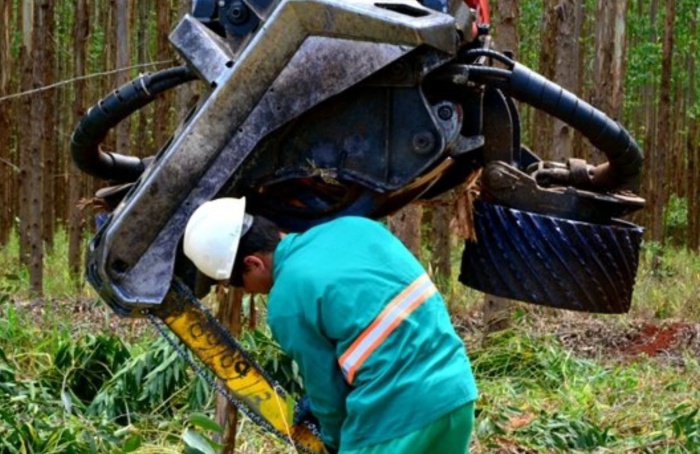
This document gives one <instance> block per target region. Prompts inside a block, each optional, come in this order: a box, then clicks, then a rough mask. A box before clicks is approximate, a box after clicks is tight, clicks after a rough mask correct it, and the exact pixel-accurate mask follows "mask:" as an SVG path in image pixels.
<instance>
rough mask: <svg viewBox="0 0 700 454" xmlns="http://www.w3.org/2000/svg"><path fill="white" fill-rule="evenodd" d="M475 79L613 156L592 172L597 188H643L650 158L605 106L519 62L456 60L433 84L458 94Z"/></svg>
mask: <svg viewBox="0 0 700 454" xmlns="http://www.w3.org/2000/svg"><path fill="white" fill-rule="evenodd" d="M479 55H485V56H490V57H495V55H494V54H493V52H489V53H487V52H485V51H483V50H477V51H473V52H472V56H479ZM503 63H508V62H506V61H503ZM445 82H447V83H445ZM469 82H472V83H474V82H475V83H478V84H484V85H487V86H490V87H493V88H497V89H499V90H502V91H503V92H505V93H506V94H508V95H509V96H511V97H512V98H514V99H517V100H519V101H522V102H524V103H527V104H530V105H531V106H533V107H535V108H537V109H540V110H542V111H544V112H546V113H548V114H549V115H552V116H553V117H556V118H558V119H560V120H562V121H564V122H565V123H567V124H569V125H570V126H572V127H573V128H574V129H576V130H577V131H579V132H580V133H581V134H583V135H584V136H585V137H586V138H587V139H588V140H589V141H590V142H591V144H592V145H593V146H594V147H596V148H597V149H599V150H600V151H602V152H603V153H605V155H606V156H607V158H608V162H607V163H605V164H601V165H600V166H598V167H595V168H594V169H593V171H592V172H591V175H590V180H591V184H592V185H593V186H594V187H597V188H600V189H606V190H607V189H615V190H629V191H632V192H635V193H636V192H638V191H639V185H640V179H641V172H642V163H643V160H644V158H643V155H642V150H641V148H640V147H639V145H637V143H636V142H635V140H634V139H633V138H632V136H631V135H630V134H629V133H628V132H627V130H625V128H623V127H622V126H621V125H620V124H619V123H617V122H616V121H614V120H613V119H611V118H610V117H608V116H607V115H605V114H604V113H603V112H601V111H600V110H598V109H596V108H595V107H593V106H591V105H590V104H588V103H587V102H585V101H583V100H581V99H579V98H578V97H577V96H576V95H574V94H573V93H571V92H569V91H567V90H565V89H564V88H562V87H560V86H559V85H557V84H555V83H554V82H552V81H550V80H548V79H546V78H544V77H542V76H541V75H539V74H537V73H536V72H534V71H532V70H531V69H529V68H527V67H526V66H523V65H521V64H519V63H515V62H513V66H512V69H500V68H492V67H485V66H476V65H450V66H447V67H445V68H443V69H441V70H440V72H439V73H438V74H436V76H435V78H434V79H433V80H432V85H431V87H432V88H433V89H436V90H441V92H443V93H445V94H448V95H449V94H454V93H452V91H453V90H454V88H457V87H464V86H465V85H466V84H467V83H469ZM450 87H452V88H450Z"/></svg>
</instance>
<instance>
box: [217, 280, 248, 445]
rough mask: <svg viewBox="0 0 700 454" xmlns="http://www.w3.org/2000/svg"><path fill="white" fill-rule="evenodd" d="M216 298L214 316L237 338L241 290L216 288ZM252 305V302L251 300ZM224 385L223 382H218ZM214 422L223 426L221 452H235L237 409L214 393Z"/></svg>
mask: <svg viewBox="0 0 700 454" xmlns="http://www.w3.org/2000/svg"><path fill="white" fill-rule="evenodd" d="M217 300H218V303H219V306H218V309H217V311H216V318H217V320H219V321H220V322H221V323H222V325H223V326H224V327H225V328H226V329H228V330H229V332H230V333H231V334H232V335H233V337H235V338H239V337H240V336H241V333H242V331H243V329H242V328H243V323H242V319H243V316H242V313H243V291H242V290H241V289H239V288H235V289H234V288H229V289H225V288H224V287H218V288H217ZM251 306H252V302H251ZM220 385H221V386H222V387H225V384H224V383H220ZM215 419H216V422H217V423H218V424H219V425H220V426H221V427H223V428H224V434H223V437H222V438H221V439H219V440H218V441H219V443H221V444H222V445H224V448H223V449H222V450H221V454H233V453H235V452H236V436H237V434H238V410H237V409H236V407H235V406H233V405H232V404H231V403H230V402H229V401H228V400H226V398H225V397H224V396H222V395H221V394H219V393H217V395H216V416H215Z"/></svg>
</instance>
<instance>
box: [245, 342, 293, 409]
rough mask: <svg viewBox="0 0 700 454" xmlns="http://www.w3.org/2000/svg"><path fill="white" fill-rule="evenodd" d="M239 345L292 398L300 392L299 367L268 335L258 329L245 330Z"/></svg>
mask: <svg viewBox="0 0 700 454" xmlns="http://www.w3.org/2000/svg"><path fill="white" fill-rule="evenodd" d="M241 343H242V345H243V347H244V348H245V349H246V350H247V351H248V352H250V353H251V355H252V356H253V359H254V360H255V361H256V362H257V363H258V364H260V365H261V366H262V368H263V369H265V370H266V371H268V373H269V374H270V376H271V377H272V378H273V379H274V380H275V381H277V382H278V383H279V384H280V385H281V386H282V388H284V389H285V390H287V391H288V392H289V393H290V394H292V395H294V396H298V395H299V394H300V393H301V392H302V390H303V388H304V385H303V381H302V378H301V375H299V367H298V366H297V364H296V363H295V362H294V361H292V359H291V358H290V357H289V356H287V355H286V354H285V353H284V352H283V351H282V350H281V349H280V347H279V345H277V343H276V342H275V341H274V340H273V339H272V338H271V337H270V335H269V334H267V333H266V332H265V331H263V330H260V329H254V330H247V331H245V332H244V333H243V336H242V339H241Z"/></svg>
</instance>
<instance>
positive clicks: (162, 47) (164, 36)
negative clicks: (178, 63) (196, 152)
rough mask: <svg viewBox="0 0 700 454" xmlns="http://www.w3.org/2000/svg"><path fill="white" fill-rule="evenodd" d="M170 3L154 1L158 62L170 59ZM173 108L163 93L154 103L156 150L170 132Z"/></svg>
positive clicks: (170, 98)
mask: <svg viewBox="0 0 700 454" xmlns="http://www.w3.org/2000/svg"><path fill="white" fill-rule="evenodd" d="M170 13H171V9H170V2H169V1H165V0H156V40H157V41H156V43H157V45H156V48H157V50H156V59H157V60H158V61H163V60H168V59H169V58H172V57H173V55H172V51H171V48H170V44H169V42H168V35H169V34H170V25H171V19H170ZM172 107H173V96H172V93H170V92H169V93H164V94H163V95H161V96H159V97H158V99H156V101H155V111H156V112H157V114H156V116H155V117H154V119H153V127H154V128H155V130H154V140H155V146H156V148H159V147H162V146H163V144H165V141H166V139H167V137H168V134H169V132H170V125H171V118H172V115H171V108H172Z"/></svg>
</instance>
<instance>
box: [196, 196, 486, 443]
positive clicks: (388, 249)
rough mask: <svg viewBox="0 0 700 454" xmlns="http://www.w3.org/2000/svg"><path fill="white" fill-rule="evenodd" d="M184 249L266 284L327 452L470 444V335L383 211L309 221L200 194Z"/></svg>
mask: <svg viewBox="0 0 700 454" xmlns="http://www.w3.org/2000/svg"><path fill="white" fill-rule="evenodd" d="M184 251H185V254H186V255H187V257H189V258H190V260H192V262H193V263H194V264H195V265H196V266H197V268H198V269H199V270H200V271H201V272H202V273H204V274H206V275H207V276H209V277H211V278H213V279H216V280H218V281H226V282H228V283H230V284H232V285H233V286H237V287H242V288H243V289H244V291H245V292H247V293H260V294H269V297H268V299H267V309H268V314H267V317H268V318H267V322H268V325H269V327H270V330H271V332H272V335H273V337H274V338H275V340H276V341H277V342H278V343H279V345H280V347H281V348H282V350H284V351H285V352H286V353H287V354H288V355H289V356H291V358H292V359H294V361H296V363H297V365H298V366H299V370H300V373H301V376H302V378H303V382H304V387H305V392H306V396H307V397H308V402H309V403H310V409H311V412H312V413H313V415H314V416H315V417H316V418H317V420H318V422H319V424H320V429H321V439H322V441H323V443H324V444H325V445H326V446H327V448H328V451H329V452H336V451H337V452H339V453H342V454H359V453H362V454H378V453H390V454H402V453H411V454H420V453H431V454H432V453H441V454H451V453H454V454H464V453H465V452H467V451H468V446H469V441H470V438H471V432H472V426H473V422H474V401H475V399H476V398H477V390H476V385H475V382H474V377H473V375H472V370H471V366H470V363H469V359H468V357H467V354H466V352H465V348H464V344H463V342H462V340H461V339H460V338H459V337H458V336H457V334H456V333H455V331H454V328H453V326H452V324H451V322H450V318H449V315H448V312H447V309H446V307H445V303H444V301H443V298H442V296H441V295H440V293H439V292H438V291H437V289H436V288H435V285H434V284H433V283H432V282H431V280H430V277H429V276H428V275H427V273H426V272H425V270H424V269H423V267H422V266H421V265H420V263H419V262H418V261H417V260H416V259H415V257H414V256H413V255H412V254H411V253H410V251H408V249H406V247H405V246H404V245H403V244H402V243H401V241H400V240H399V239H398V238H396V237H395V236H393V235H392V234H391V233H390V232H389V231H388V230H387V229H386V228H385V227H384V226H383V225H382V224H380V223H379V222H376V221H373V220H370V219H366V218H362V217H352V216H350V217H341V218H338V219H335V220H331V221H328V222H326V223H323V224H320V225H318V226H315V227H312V228H310V229H309V230H307V231H306V232H304V233H289V234H285V233H283V232H282V231H281V230H280V229H279V228H278V226H277V225H276V224H274V223H273V222H271V221H270V220H268V219H266V218H264V217H261V216H255V217H253V216H251V215H250V214H247V213H246V212H245V199H235V198H223V199H217V200H213V201H210V202H206V203H204V204H203V205H201V206H200V207H199V208H197V210H196V211H195V212H194V213H193V214H192V216H191V217H190V220H189V221H188V223H187V227H186V229H185V236H184Z"/></svg>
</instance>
